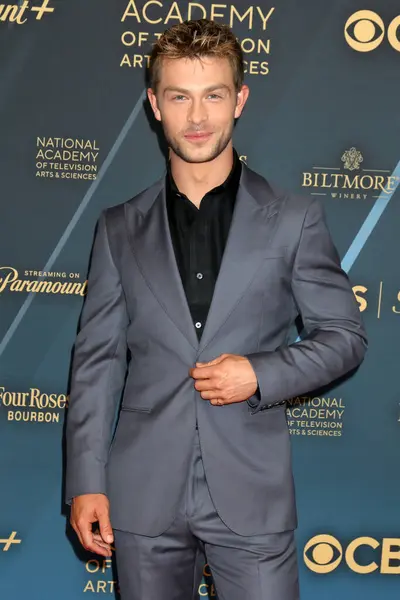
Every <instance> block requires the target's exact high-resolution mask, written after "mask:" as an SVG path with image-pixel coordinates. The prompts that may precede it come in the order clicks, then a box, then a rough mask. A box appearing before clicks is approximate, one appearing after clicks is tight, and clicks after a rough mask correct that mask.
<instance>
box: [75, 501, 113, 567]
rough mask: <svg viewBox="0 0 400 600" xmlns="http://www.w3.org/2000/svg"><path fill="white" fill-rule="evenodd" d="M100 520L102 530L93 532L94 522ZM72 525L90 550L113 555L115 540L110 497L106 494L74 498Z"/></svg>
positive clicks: (80, 539) (81, 541) (84, 545)
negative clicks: (112, 549) (109, 502)
mask: <svg viewBox="0 0 400 600" xmlns="http://www.w3.org/2000/svg"><path fill="white" fill-rule="evenodd" d="M97 521H98V522H99V526H100V531H96V532H93V523H96V522H97ZM71 525H72V527H73V529H74V531H75V532H76V534H77V536H78V538H79V541H80V543H81V544H82V546H83V547H84V548H85V550H88V551H89V552H94V553H96V554H100V555H101V556H111V546H110V544H111V543H112V542H113V540H114V536H113V532H112V527H111V523H110V517H109V506H108V499H107V498H106V496H105V495H104V494H83V495H82V496H77V497H76V498H74V499H73V502H72V510H71Z"/></svg>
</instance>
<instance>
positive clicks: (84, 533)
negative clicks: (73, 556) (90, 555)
mask: <svg viewBox="0 0 400 600" xmlns="http://www.w3.org/2000/svg"><path fill="white" fill-rule="evenodd" d="M77 526H78V529H79V533H80V536H81V538H82V546H83V547H84V548H85V550H89V552H95V553H96V554H102V555H103V556H104V555H105V554H104V550H103V549H102V548H100V546H99V545H98V544H96V542H95V541H94V533H93V532H92V523H90V522H89V521H87V520H83V519H82V520H80V521H78V522H77Z"/></svg>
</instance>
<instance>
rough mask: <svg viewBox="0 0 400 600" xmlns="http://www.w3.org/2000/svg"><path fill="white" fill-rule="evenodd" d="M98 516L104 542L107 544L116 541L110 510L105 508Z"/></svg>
mask: <svg viewBox="0 0 400 600" xmlns="http://www.w3.org/2000/svg"><path fill="white" fill-rule="evenodd" d="M98 518H99V526H100V534H101V537H102V538H103V542H105V543H106V544H107V545H109V544H112V543H113V541H114V535H113V530H112V527H111V522H110V517H109V515H108V510H107V511H106V510H104V511H102V512H101V513H99V514H98Z"/></svg>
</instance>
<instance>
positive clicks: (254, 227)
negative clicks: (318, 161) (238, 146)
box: [199, 165, 279, 354]
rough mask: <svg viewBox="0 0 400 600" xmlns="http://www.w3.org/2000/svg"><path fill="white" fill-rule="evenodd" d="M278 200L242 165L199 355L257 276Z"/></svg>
mask: <svg viewBox="0 0 400 600" xmlns="http://www.w3.org/2000/svg"><path fill="white" fill-rule="evenodd" d="M253 177H254V180H253ZM277 200H278V198H277V197H276V196H274V194H273V192H272V190H271V188H270V187H269V185H268V184H267V183H266V182H265V180H264V179H262V178H261V177H259V176H258V175H256V174H253V173H252V172H251V171H250V170H249V169H248V168H247V167H246V166H245V165H243V167H242V176H241V180H240V185H239V189H238V194H237V198H236V203H235V209H234V213H233V218H232V224H231V228H230V231H229V235H228V240H227V243H226V247H225V252H224V255H223V259H222V263H221V268H220V271H219V275H218V279H217V282H216V285H215V289H214V295H213V299H212V302H211V306H210V310H209V313H208V317H207V321H206V324H205V327H204V330H203V334H202V337H201V340H200V347H199V354H200V353H201V352H202V351H203V350H204V349H205V347H206V346H208V344H209V343H210V342H211V341H212V339H213V338H214V337H215V335H216V334H217V332H218V330H219V329H220V327H221V326H222V325H223V323H224V322H225V321H226V319H227V318H228V316H229V314H230V313H231V312H232V310H233V309H234V307H235V305H236V304H237V303H238V302H239V300H240V298H241V297H242V296H243V294H244V293H245V291H246V289H247V288H248V286H249V285H250V283H251V281H252V279H253V277H254V276H255V275H256V273H257V270H258V269H259V267H260V265H261V262H262V261H263V259H264V254H265V253H266V251H267V249H268V246H269V243H270V242H271V240H272V234H273V231H274V229H275V226H276V223H277V216H278V212H279V211H278V204H279V203H277V202H276V201H277Z"/></svg>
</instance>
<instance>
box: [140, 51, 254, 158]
mask: <svg viewBox="0 0 400 600" xmlns="http://www.w3.org/2000/svg"><path fill="white" fill-rule="evenodd" d="M248 93H249V90H248V88H247V86H243V87H242V89H241V91H240V92H239V93H238V92H237V91H236V89H235V86H234V81H233V73H232V67H231V65H230V63H229V61H228V60H227V59H225V58H213V57H204V58H202V59H201V60H199V59H185V58H182V59H164V60H163V62H162V65H161V76H160V82H159V84H158V88H157V95H155V94H154V93H153V91H152V90H151V89H149V90H148V97H149V100H150V103H151V106H152V108H153V111H154V114H155V117H156V119H158V120H159V121H161V123H162V126H163V129H164V134H165V137H166V140H167V143H168V145H169V146H170V148H171V149H172V151H173V152H175V154H176V155H178V156H179V157H180V158H181V159H182V160H184V161H185V162H188V163H203V162H208V161H211V160H213V159H214V158H216V157H217V156H219V155H220V154H221V152H223V150H225V148H226V147H227V145H228V144H229V142H230V140H231V138H232V131H233V125H234V119H235V118H238V117H239V116H240V114H241V112H242V110H243V107H244V104H245V102H246V100H247V97H248Z"/></svg>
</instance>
